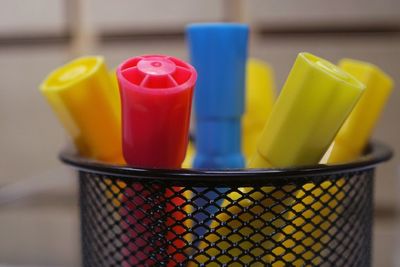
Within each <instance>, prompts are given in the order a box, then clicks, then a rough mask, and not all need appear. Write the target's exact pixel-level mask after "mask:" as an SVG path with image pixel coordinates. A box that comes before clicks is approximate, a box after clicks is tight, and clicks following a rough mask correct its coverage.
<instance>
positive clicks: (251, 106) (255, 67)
mask: <svg viewBox="0 0 400 267" xmlns="http://www.w3.org/2000/svg"><path fill="white" fill-rule="evenodd" d="M275 91H276V90H275V84H274V78H273V71H272V69H271V67H270V66H268V64H266V63H265V62H263V61H261V60H258V59H249V60H248V61H247V68H246V109H245V113H244V115H243V118H242V129H243V141H242V151H243V154H244V156H245V157H246V159H249V157H250V156H251V155H253V154H254V152H255V150H256V146H257V141H258V139H259V137H260V134H261V131H262V129H263V128H264V125H265V122H266V120H267V118H268V116H269V115H270V113H271V111H272V106H273V104H274V101H275Z"/></svg>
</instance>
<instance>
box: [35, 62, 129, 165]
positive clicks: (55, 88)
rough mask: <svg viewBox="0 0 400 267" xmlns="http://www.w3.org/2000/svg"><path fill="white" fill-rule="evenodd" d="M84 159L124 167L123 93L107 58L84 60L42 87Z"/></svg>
mask: <svg viewBox="0 0 400 267" xmlns="http://www.w3.org/2000/svg"><path fill="white" fill-rule="evenodd" d="M40 90H41V92H42V93H43V95H44V96H45V97H46V99H47V101H48V103H49V104H50V106H51V107H52V109H53V111H54V112H55V113H56V115H57V116H58V119H59V120H60V121H61V123H62V124H63V126H64V127H65V129H66V130H67V131H68V133H69V135H70V136H71V137H72V139H73V142H74V144H75V146H76V148H77V150H78V152H79V154H80V155H82V156H84V157H89V158H94V159H97V160H101V161H105V162H108V163H123V162H124V161H123V157H122V145H121V118H120V105H119V102H120V101H119V92H118V89H117V88H116V87H115V86H114V85H113V83H112V81H111V80H110V77H109V75H108V71H107V68H106V65H105V63H104V58H103V57H99V56H91V57H82V58H78V59H75V60H73V61H71V62H69V63H67V64H66V65H64V66H62V67H60V68H58V69H56V70H54V71H53V72H51V73H50V74H49V75H48V76H47V78H46V79H45V80H44V81H43V82H42V84H41V85H40Z"/></svg>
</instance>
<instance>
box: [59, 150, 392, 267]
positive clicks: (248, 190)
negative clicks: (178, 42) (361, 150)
mask: <svg viewBox="0 0 400 267" xmlns="http://www.w3.org/2000/svg"><path fill="white" fill-rule="evenodd" d="M391 156H392V153H391V151H390V149H389V148H388V147H387V146H385V145H383V144H380V143H377V142H374V143H372V144H371V146H370V147H369V149H368V151H366V153H365V155H364V156H362V157H360V158H359V159H358V160H357V161H354V162H351V163H348V164H340V165H332V166H328V165H318V166H312V167H304V168H292V169H262V170H261V169H260V170H218V171H211V170H210V171H198V170H186V169H182V170H156V169H154V170H149V169H139V168H133V167H129V166H111V165H106V164H103V163H100V162H96V161H91V160H87V159H84V158H80V157H78V156H76V155H75V154H73V153H71V152H68V151H64V152H62V153H61V155H60V158H61V160H62V161H63V162H64V163H67V164H69V165H72V166H73V167H75V168H77V170H78V173H79V185H80V197H79V198H80V211H81V234H82V251H83V265H84V266H94V267H102V266H106V267H112V266H123V267H128V266H310V265H312V266H370V265H371V250H372V249H371V248H372V224H373V181H374V170H375V167H376V165H377V164H379V163H381V162H383V161H386V160H388V159H390V157H391Z"/></svg>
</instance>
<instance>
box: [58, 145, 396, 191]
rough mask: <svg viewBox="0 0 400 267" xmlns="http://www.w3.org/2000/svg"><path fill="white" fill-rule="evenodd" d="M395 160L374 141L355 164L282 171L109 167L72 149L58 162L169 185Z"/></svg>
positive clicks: (313, 172) (359, 167)
mask: <svg viewBox="0 0 400 267" xmlns="http://www.w3.org/2000/svg"><path fill="white" fill-rule="evenodd" d="M392 156H393V151H392V149H391V148H390V147H389V146H387V145H385V144H383V143H381V142H379V141H372V142H371V143H370V145H369V146H368V149H367V151H366V153H365V154H364V155H363V156H361V157H360V158H358V159H357V160H355V161H352V162H348V163H341V164H332V165H324V164H319V165H315V166H304V167H296V168H279V169H224V170H198V169H174V170H165V169H144V168H137V167H132V166H126V165H110V164H106V163H103V162H100V161H96V160H92V159H87V158H84V157H81V156H78V155H77V154H76V153H75V152H72V150H71V149H64V150H62V151H61V153H60V154H59V159H60V160H61V161H62V162H63V163H65V164H67V165H70V166H72V167H73V168H75V169H77V170H79V171H83V172H91V173H96V174H100V175H107V176H118V177H123V178H124V179H129V178H131V179H151V180H155V179H157V180H170V181H182V182H185V181H188V178H190V180H191V181H193V180H195V181H198V182H202V181H204V182H213V183H221V182H228V183H234V182H241V183H243V182H244V179H245V181H247V182H249V180H248V179H251V181H250V182H256V181H257V180H259V181H261V180H262V181H264V182H265V180H266V179H267V180H269V181H272V180H278V179H280V180H281V179H282V178H285V180H286V181H287V179H288V178H294V177H316V176H324V175H335V174H345V173H351V172H357V171H364V170H368V169H373V168H375V166H376V165H377V164H379V163H382V162H385V161H388V160H389V159H391V158H392Z"/></svg>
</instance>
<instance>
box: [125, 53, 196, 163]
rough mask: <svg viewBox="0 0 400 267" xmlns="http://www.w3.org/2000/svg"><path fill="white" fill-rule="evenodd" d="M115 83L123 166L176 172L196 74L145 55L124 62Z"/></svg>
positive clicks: (170, 60) (183, 64)
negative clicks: (119, 94)
mask: <svg viewBox="0 0 400 267" xmlns="http://www.w3.org/2000/svg"><path fill="white" fill-rule="evenodd" d="M117 77H118V82H119V87H120V93H121V103H122V132H123V134H122V136H123V137H122V138H123V153H124V158H125V160H126V162H127V163H128V164H130V165H133V166H138V167H142V168H180V167H181V164H182V162H183V160H184V158H185V153H186V147H187V142H188V134H189V133H188V132H189V121H190V111H191V105H192V95H193V88H194V85H195V82H196V78H197V73H196V70H195V69H194V68H193V67H192V66H191V65H190V64H188V63H186V62H184V61H182V60H179V59H177V58H174V57H170V56H163V55H146V56H140V57H134V58H131V59H128V60H126V61H125V62H123V63H122V64H121V65H120V66H119V67H118V69H117Z"/></svg>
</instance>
